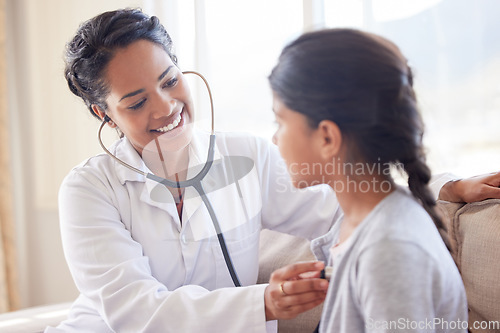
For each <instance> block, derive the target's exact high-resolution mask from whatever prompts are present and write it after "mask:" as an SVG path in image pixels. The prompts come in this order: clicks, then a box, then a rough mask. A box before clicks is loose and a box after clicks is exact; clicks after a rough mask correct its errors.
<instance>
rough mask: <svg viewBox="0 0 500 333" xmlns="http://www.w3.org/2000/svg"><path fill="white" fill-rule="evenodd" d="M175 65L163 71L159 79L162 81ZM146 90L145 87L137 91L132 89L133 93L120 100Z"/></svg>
mask: <svg viewBox="0 0 500 333" xmlns="http://www.w3.org/2000/svg"><path fill="white" fill-rule="evenodd" d="M173 67H174V66H169V67H168V68H167V69H166V70H165V71H164V72H163V73H161V74H160V76H158V81H161V80H162V79H163V78H164V77H165V75H167V74H168V72H169V71H170V70H171V69H172V68H173ZM144 91H145V90H144V89H139V90H136V91H132V92H131V93H128V94H126V95H124V96H123V97H122V98H120V100H119V102H121V101H122V100H124V99H125V98H129V97H132V96H135V95H138V94H140V93H143V92H144Z"/></svg>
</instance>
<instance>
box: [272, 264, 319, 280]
mask: <svg viewBox="0 0 500 333" xmlns="http://www.w3.org/2000/svg"><path fill="white" fill-rule="evenodd" d="M324 267H325V264H324V263H323V262H321V261H305V262H298V263H294V264H290V265H287V266H284V267H281V268H279V269H277V270H275V271H274V272H273V273H272V274H271V277H270V278H269V283H272V282H277V281H283V280H297V279H300V278H302V276H303V275H304V273H308V272H319V271H321V270H322V269H323V268H324Z"/></svg>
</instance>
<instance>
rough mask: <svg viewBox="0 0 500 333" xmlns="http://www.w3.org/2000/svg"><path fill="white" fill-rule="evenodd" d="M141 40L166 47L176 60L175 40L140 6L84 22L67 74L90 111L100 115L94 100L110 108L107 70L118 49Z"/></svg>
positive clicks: (71, 46) (68, 58)
mask: <svg viewBox="0 0 500 333" xmlns="http://www.w3.org/2000/svg"><path fill="white" fill-rule="evenodd" d="M138 40H147V41H150V42H152V43H155V44H157V45H160V46H161V47H163V49H164V50H165V52H167V54H168V55H169V56H170V58H171V59H172V61H173V62H174V63H175V64H176V63H177V58H176V57H175V55H174V53H173V44H172V40H171V38H170V36H169V35H168V33H167V31H166V30H165V28H164V27H163V25H162V24H161V23H160V21H159V20H158V18H157V17H155V16H148V15H146V14H144V13H143V12H142V11H141V10H139V9H120V10H115V11H110V12H105V13H102V14H100V15H98V16H96V17H94V18H92V19H90V20H88V21H86V22H84V23H83V24H82V25H81V26H80V27H79V28H78V31H77V32H76V34H75V36H74V37H73V39H72V40H71V41H70V42H69V43H68V44H67V46H66V55H65V56H66V57H65V62H66V67H65V69H64V75H65V77H66V81H67V82H68V86H69V89H70V90H71V92H72V93H73V94H75V95H76V96H78V97H80V98H82V99H83V101H84V102H85V104H86V105H87V107H88V109H89V111H90V113H91V114H92V115H93V116H95V117H96V118H98V119H99V116H97V115H96V114H95V113H94V111H92V104H95V105H98V106H99V107H100V108H101V109H102V110H107V105H106V102H105V100H106V97H107V95H108V93H109V87H108V85H107V83H106V81H105V80H104V75H105V70H106V67H107V65H108V63H109V62H110V61H111V59H112V58H113V56H114V54H115V52H116V51H117V50H118V49H121V48H125V47H127V46H129V45H130V44H132V43H133V42H135V41H138Z"/></svg>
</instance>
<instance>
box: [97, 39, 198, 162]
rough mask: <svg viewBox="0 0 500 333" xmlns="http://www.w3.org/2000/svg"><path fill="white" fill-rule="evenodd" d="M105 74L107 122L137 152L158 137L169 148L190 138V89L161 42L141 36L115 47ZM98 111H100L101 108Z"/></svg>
mask: <svg viewBox="0 0 500 333" xmlns="http://www.w3.org/2000/svg"><path fill="white" fill-rule="evenodd" d="M105 79H106V81H107V83H108V85H109V87H110V93H109V95H108V97H107V98H106V103H107V105H108V110H107V115H108V116H109V118H111V120H112V122H113V124H112V125H111V126H113V127H114V126H118V128H119V129H120V130H121V131H122V132H123V134H124V135H125V136H126V137H127V138H128V139H129V141H130V142H131V143H132V145H133V146H134V148H135V149H136V150H137V152H138V153H139V154H140V155H141V156H142V153H143V150H144V149H145V147H146V146H147V145H148V144H149V146H148V147H151V146H154V140H155V139H156V138H158V137H160V136H161V139H162V141H163V142H168V143H169V144H170V145H172V146H173V149H180V148H183V146H186V145H187V144H188V143H189V140H190V134H189V133H188V132H190V131H191V122H192V116H191V115H192V114H193V102H192V98H191V93H190V91H189V88H188V85H187V82H186V81H185V79H184V76H183V75H182V73H181V71H180V70H179V69H178V68H177V66H176V65H175V64H174V63H173V62H172V60H171V59H170V57H169V56H168V54H167V53H166V52H165V51H164V50H163V48H162V47H161V46H160V45H157V44H155V43H152V42H150V41H146V40H139V41H136V42H133V43H132V44H130V45H129V46H127V47H126V48H123V49H118V50H117V51H116V53H115V56H114V57H113V59H111V61H110V62H109V64H108V66H107V68H106V73H105ZM94 110H95V107H94ZM97 112H98V113H100V115H101V116H103V114H102V111H97ZM187 125H189V126H187ZM151 142H153V145H152V144H151ZM162 148H163V144H162ZM146 149H147V148H146Z"/></svg>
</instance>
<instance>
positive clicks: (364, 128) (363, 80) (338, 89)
mask: <svg viewBox="0 0 500 333" xmlns="http://www.w3.org/2000/svg"><path fill="white" fill-rule="evenodd" d="M269 81H270V84H271V88H272V90H273V91H274V93H275V94H277V96H278V97H279V98H280V99H281V100H282V101H283V103H284V104H285V105H286V106H287V107H288V108H290V109H292V110H294V111H297V112H299V113H301V114H303V115H305V116H306V117H307V119H308V121H309V125H310V126H311V127H312V128H316V127H317V126H318V124H319V123H320V122H321V121H322V120H331V121H333V122H335V123H336V124H337V125H338V127H339V129H340V130H341V132H342V136H343V138H344V139H346V140H344V142H346V148H347V149H346V151H348V157H347V158H348V159H349V160H356V161H362V162H365V163H373V164H375V163H379V165H381V166H389V165H396V166H403V168H404V170H405V171H406V173H407V175H408V185H409V188H410V190H411V192H412V194H413V195H414V196H415V197H416V198H417V200H418V201H419V202H421V204H422V205H423V207H424V208H425V210H426V211H427V212H428V213H429V215H430V216H431V217H432V219H433V220H434V223H435V224H436V226H437V228H438V229H439V230H440V232H441V234H443V231H444V230H445V228H444V225H443V223H442V221H441V219H440V218H439V216H438V214H437V213H436V211H435V200H434V197H433V195H432V193H431V191H430V190H429V188H428V186H427V184H428V183H429V180H430V177H431V172H430V169H429V167H428V166H427V164H426V162H425V153H424V148H423V144H422V135H423V123H422V120H421V117H420V114H419V112H418V108H417V102H416V97H415V92H414V91H413V76H412V72H411V70H410V68H409V66H408V65H407V60H406V59H405V57H404V56H403V55H402V54H401V52H400V51H399V49H398V47H397V46H396V45H394V44H393V43H392V42H390V41H388V40H386V39H384V38H382V37H380V36H377V35H373V34H369V33H366V32H362V31H358V30H353V29H327V30H320V31H315V32H310V33H306V34H304V35H302V36H300V37H299V38H298V39H296V40H295V41H293V42H292V43H290V44H289V45H287V46H286V47H285V48H284V50H283V51H282V53H281V55H280V58H279V62H278V64H277V65H276V67H275V68H274V69H273V71H272V73H271V75H270V76H269Z"/></svg>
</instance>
